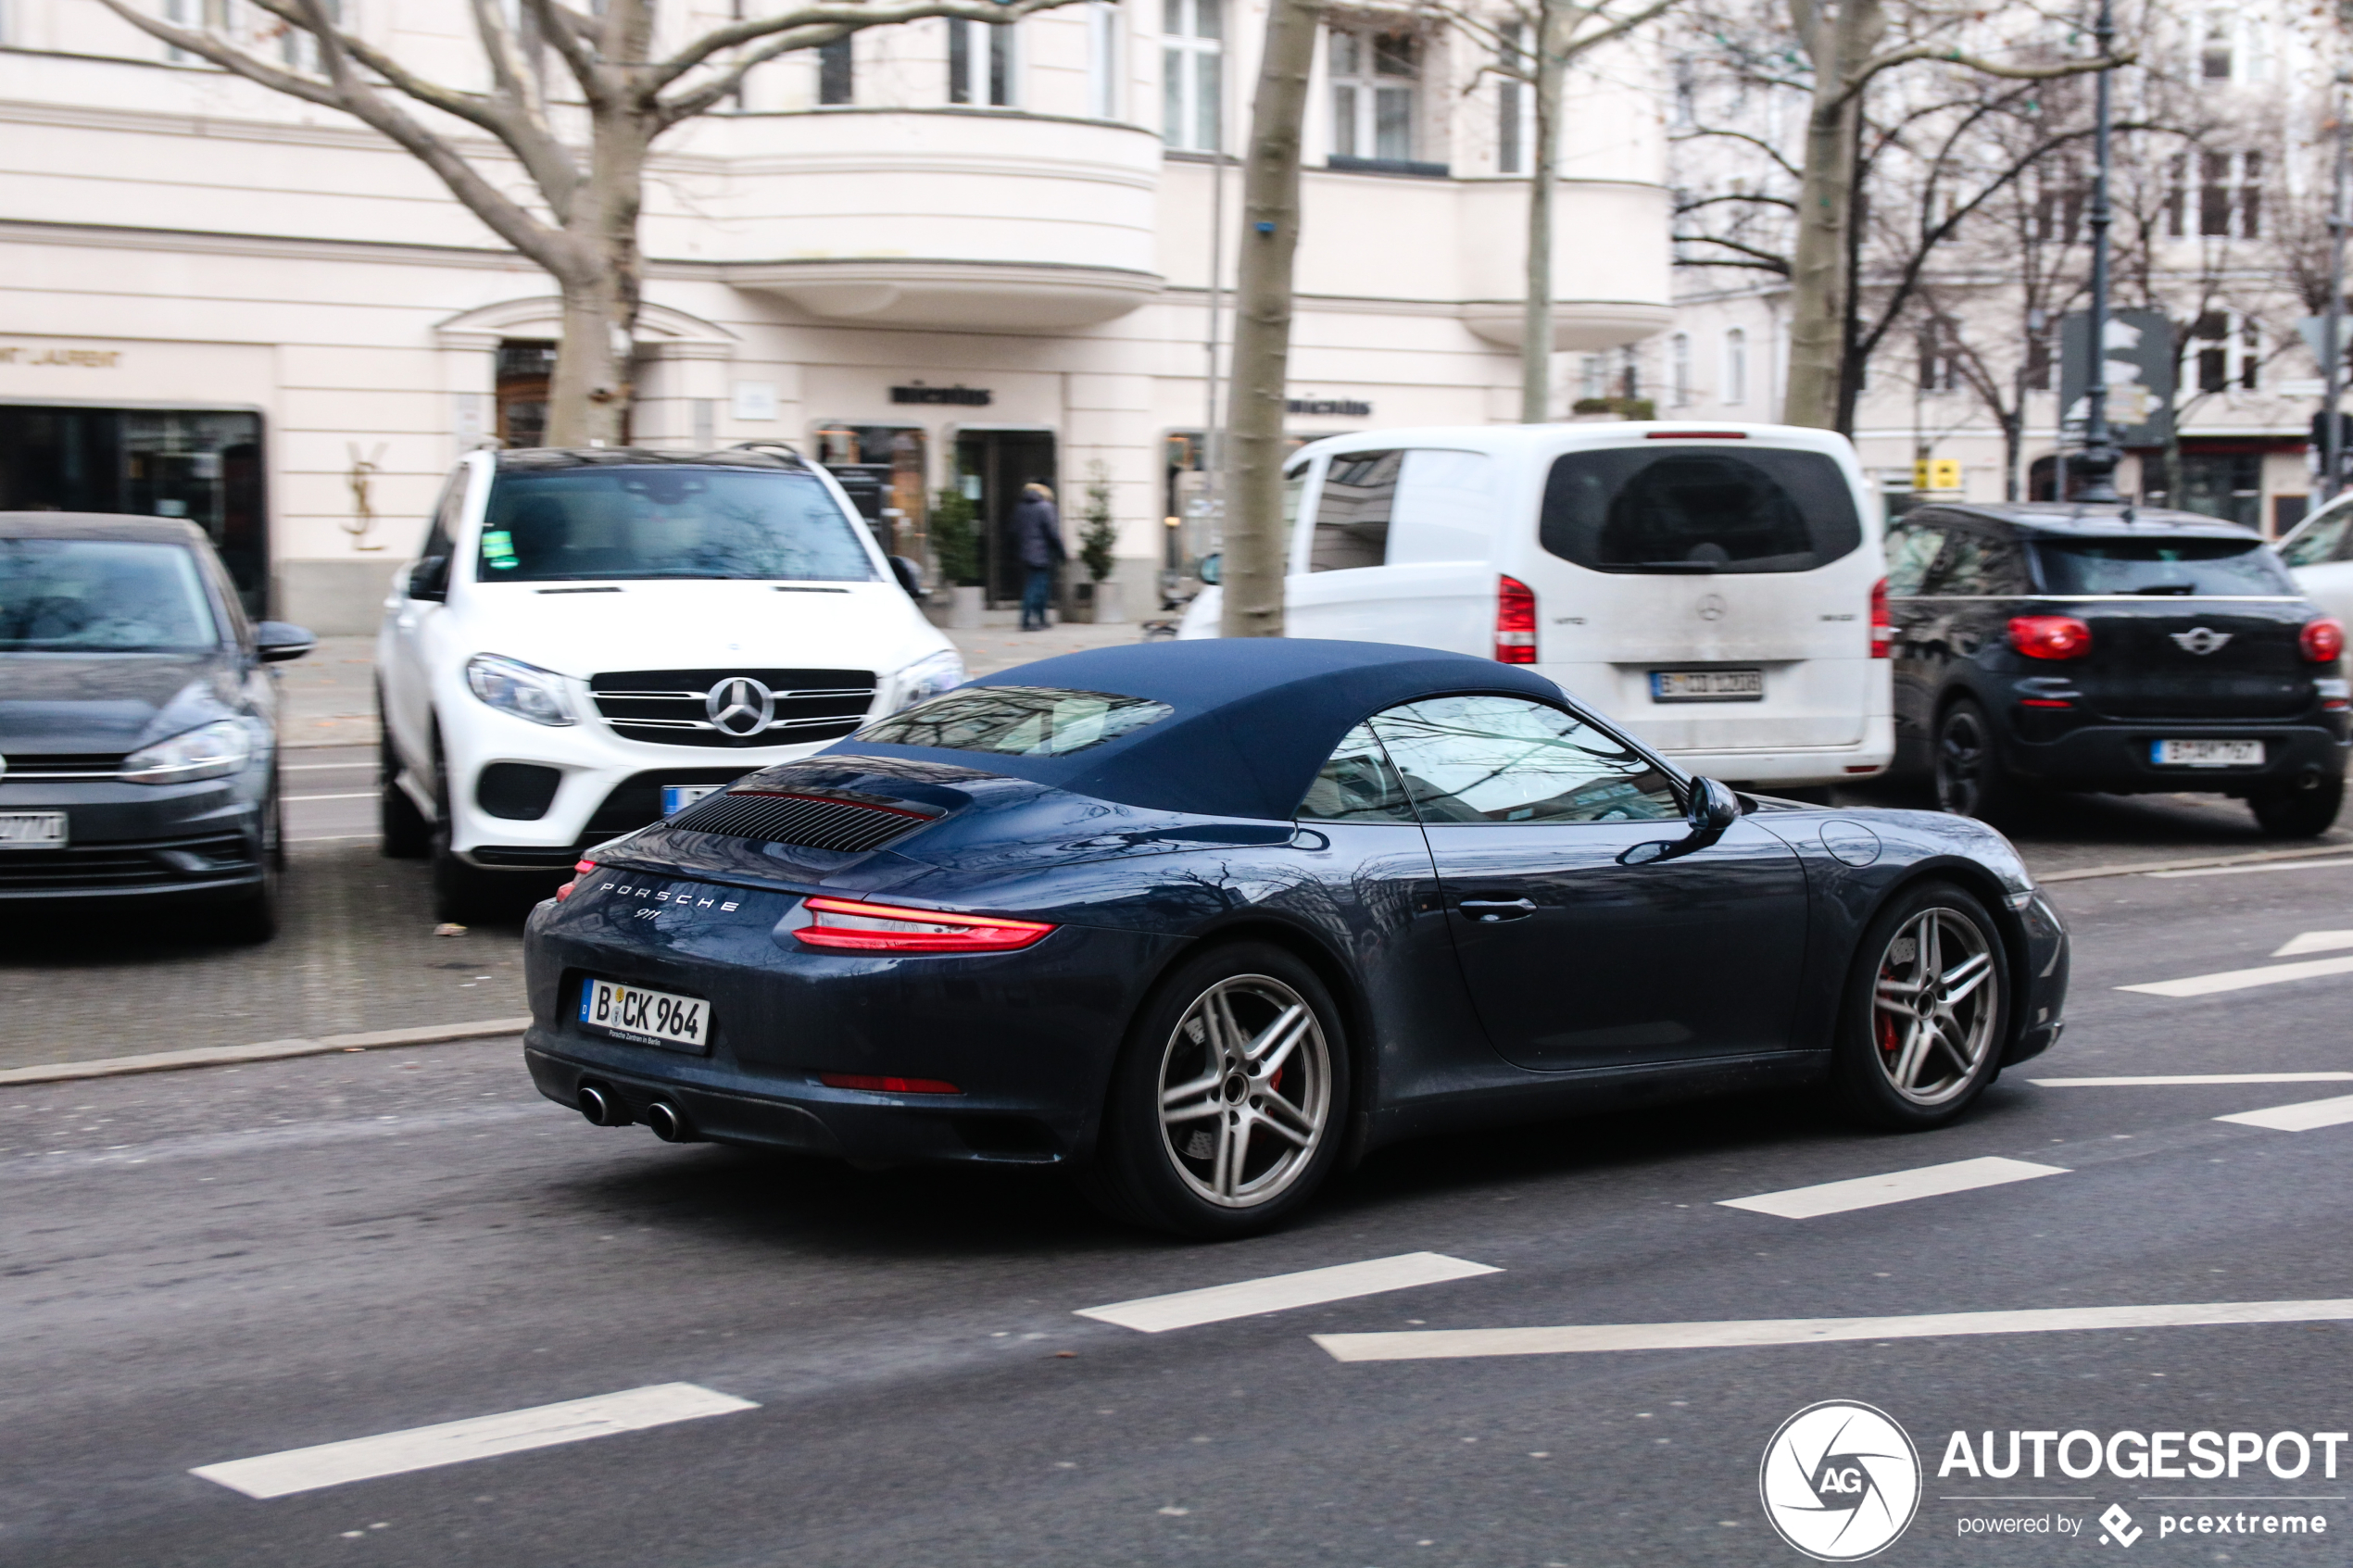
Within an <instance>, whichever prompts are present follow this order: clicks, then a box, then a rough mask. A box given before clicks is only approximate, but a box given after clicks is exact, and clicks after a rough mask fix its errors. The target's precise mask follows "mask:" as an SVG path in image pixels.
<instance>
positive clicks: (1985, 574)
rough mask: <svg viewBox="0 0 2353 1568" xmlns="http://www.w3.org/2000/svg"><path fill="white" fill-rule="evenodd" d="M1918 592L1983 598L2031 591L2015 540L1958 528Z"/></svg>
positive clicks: (2022, 559)
mask: <svg viewBox="0 0 2353 1568" xmlns="http://www.w3.org/2000/svg"><path fill="white" fill-rule="evenodd" d="M1889 591H1890V592H1891V593H1892V592H1893V591H1894V590H1893V589H1892V588H1891V589H1890V590H1889ZM1920 592H1921V593H1923V594H1926V595H1931V596H1947V597H1954V598H1984V597H1988V596H1997V595H2004V594H2024V593H2029V592H2032V590H2031V589H2030V588H2029V587H2028V586H2027V582H2026V562H2025V559H2024V558H2023V557H2022V556H2021V555H2020V551H2019V547H2018V543H2017V541H2016V540H2013V539H2006V538H1996V537H1995V536H1994V535H1992V534H1989V533H1977V532H1975V531H1973V530H1971V531H1963V530H1958V529H1957V530H1955V531H1954V533H1953V536H1952V539H1951V541H1950V542H1949V543H1948V544H1947V545H1946V546H1945V549H1944V554H1943V555H1942V556H1940V557H1939V558H1937V561H1936V564H1935V565H1934V566H1933V567H1931V568H1930V569H1929V572H1928V579H1927V582H1926V583H1925V584H1924V585H1923V586H1922V587H1921V589H1920Z"/></svg>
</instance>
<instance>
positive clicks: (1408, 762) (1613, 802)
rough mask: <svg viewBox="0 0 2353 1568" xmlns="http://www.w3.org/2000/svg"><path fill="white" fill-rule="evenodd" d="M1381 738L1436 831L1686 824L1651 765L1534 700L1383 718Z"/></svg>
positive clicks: (1437, 702) (1396, 712)
mask: <svg viewBox="0 0 2353 1568" xmlns="http://www.w3.org/2000/svg"><path fill="white" fill-rule="evenodd" d="M1372 728H1373V733H1374V734H1377V735H1378V736H1379V737H1380V739H1381V742H1382V744H1383V746H1386V747H1387V749H1388V752H1389V758H1390V762H1391V763H1392V764H1393V765H1394V766H1395V768H1396V769H1397V771H1398V774H1399V776H1400V777H1401V778H1402V780H1403V784H1404V788H1405V792H1406V795H1407V797H1408V798H1410V799H1411V800H1412V801H1413V803H1414V806H1415V808H1416V810H1417V811H1418V812H1419V813H1420V815H1421V818H1422V820H1423V821H1424V822H1433V823H1436V822H1469V823H1477V824H1482V825H1488V826H1517V825H1521V824H1526V825H1529V826H1542V825H1552V824H1557V823H1563V822H1658V821H1662V820H1665V819H1667V818H1677V817H1680V816H1681V815H1682V814H1683V807H1682V802H1681V801H1680V799H1679V798H1678V797H1677V796H1676V793H1675V786H1674V784H1673V783H1672V782H1671V781H1670V780H1669V779H1668V778H1667V775H1666V773H1665V772H1663V771H1661V770H1660V769H1659V768H1658V766H1657V765H1656V764H1655V763H1654V762H1652V761H1651V759H1648V758H1647V757H1644V756H1643V755H1642V753H1641V752H1639V751H1636V750H1634V749H1633V748H1632V747H1630V746H1628V745H1626V744H1625V743H1624V742H1622V741H1620V740H1618V739H1617V737H1615V736H1613V735H1610V734H1605V733H1604V732H1603V731H1601V730H1599V729H1597V728H1595V727H1594V726H1592V725H1591V724H1588V723H1586V722H1584V721H1582V720H1579V719H1578V718H1577V717H1576V716H1574V715H1573V714H1569V713H1565V712H1563V711H1561V710H1560V709H1557V708H1549V707H1546V706H1545V705H1544V704H1542V703H1540V702H1531V701H1529V699H1527V698H1526V697H1516V696H1446V697H1432V698H1430V699H1428V701H1424V702H1413V703H1407V704H1405V705H1404V706H1403V707H1400V708H1392V709H1389V710H1388V711H1387V712H1385V713H1380V714H1377V715H1375V716H1374V718H1373V721H1372Z"/></svg>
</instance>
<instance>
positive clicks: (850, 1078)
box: [817, 1073, 964, 1095]
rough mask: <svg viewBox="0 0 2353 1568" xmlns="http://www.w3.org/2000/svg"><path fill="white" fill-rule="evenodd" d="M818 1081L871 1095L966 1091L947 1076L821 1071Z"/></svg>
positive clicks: (941, 1093) (946, 1093)
mask: <svg viewBox="0 0 2353 1568" xmlns="http://www.w3.org/2000/svg"><path fill="white" fill-rule="evenodd" d="M817 1082H819V1083H821V1084H823V1085H825V1087H827V1088H829V1089H859V1090H862V1091H863V1092H865V1093H867V1094H870V1095H960V1094H963V1092H964V1091H963V1090H962V1089H960V1088H958V1087H957V1086H956V1085H953V1084H951V1083H950V1082H948V1081H947V1080H946V1079H945V1078H887V1077H875V1076H873V1075H871V1074H869V1073H818V1074H817Z"/></svg>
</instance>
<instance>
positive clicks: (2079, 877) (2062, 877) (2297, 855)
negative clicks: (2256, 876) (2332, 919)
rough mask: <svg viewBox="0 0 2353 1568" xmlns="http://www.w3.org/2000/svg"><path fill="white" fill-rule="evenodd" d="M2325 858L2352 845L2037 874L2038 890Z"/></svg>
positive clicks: (2352, 848)
mask: <svg viewBox="0 0 2353 1568" xmlns="http://www.w3.org/2000/svg"><path fill="white" fill-rule="evenodd" d="M2322 855H2353V844H2328V845H2322V846H2319V847H2314V848H2310V849H2259V850H2256V851H2254V852H2252V853H2249V854H2246V855H2209V856H2206V857H2204V858H2202V859H2193V860H2145V861H2141V862H2139V863H2137V864H2133V865H2123V866H2085V867H2083V868H2082V870H2080V871H2071V872H2051V873H2050V874H2049V875H2048V876H2044V875H2041V874H2039V873H2038V874H2036V875H2035V876H2034V884H2035V885H2036V886H2037V887H2040V886H2042V885H2043V884H2045V883H2050V882H2088V881H2090V880H2091V879H2092V878H2094V877H2101V876H2137V875H2139V874H2141V873H2142V872H2195V871H2204V870H2205V869H2206V868H2208V866H2258V865H2261V864H2262V863H2263V862H2264V861H2266V860H2309V859H2315V858H2316V857H2319V856H2322Z"/></svg>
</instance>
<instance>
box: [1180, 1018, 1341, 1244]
mask: <svg viewBox="0 0 2353 1568" xmlns="http://www.w3.org/2000/svg"><path fill="white" fill-rule="evenodd" d="M1331 1101H1332V1073H1331V1048H1330V1047H1329V1046H1328V1045H1327V1043H1326V1042H1325V1039H1324V1028H1323V1025H1322V1024H1321V1023H1319V1022H1317V1021H1316V1018H1315V1009H1314V1008H1312V1007H1310V1006H1308V1005H1307V1001H1306V998H1305V997H1302V996H1301V995H1300V994H1299V993H1298V992H1296V991H1294V990H1292V989H1291V988H1290V986H1288V985H1284V984H1283V983H1282V982H1281V981H1279V980H1277V979H1275V978H1274V977H1273V976H1271V975H1265V974H1238V975H1234V976H1232V977H1230V978H1228V979H1225V980H1221V981H1219V982H1217V984H1216V985H1212V986H1211V987H1210V988H1209V989H1208V990H1206V991H1203V992H1202V994H1201V995H1200V996H1199V997H1195V998H1194V999H1193V1005H1192V1006H1190V1007H1189V1008H1187V1009H1186V1010H1185V1015H1184V1017H1182V1018H1180V1019H1178V1020H1177V1021H1176V1028H1175V1029H1173V1030H1171V1031H1170V1032H1169V1035H1168V1044H1167V1046H1166V1047H1165V1048H1164V1050H1163V1051H1162V1052H1161V1059H1160V1136H1161V1147H1162V1148H1164V1150H1166V1152H1167V1155H1168V1161H1169V1163H1170V1164H1171V1165H1172V1166H1174V1167H1175V1168H1176V1173H1177V1175H1179V1176H1180V1177H1182V1178H1183V1179H1184V1182H1185V1185H1187V1186H1188V1187H1190V1188H1191V1189H1192V1191H1193V1193H1194V1194H1195V1195H1196V1196H1197V1197H1199V1198H1202V1199H1203V1200H1205V1201H1207V1202H1210V1203H1214V1204H1216V1205H1217V1206H1218V1207H1219V1208H1221V1209H1251V1208H1255V1207H1257V1206H1258V1205H1259V1204H1262V1203H1265V1202H1266V1201H1268V1200H1269V1199H1271V1198H1275V1197H1276V1196H1277V1195H1278V1194H1280V1193H1282V1192H1284V1191H1286V1190H1287V1189H1288V1188H1289V1187H1290V1185H1291V1184H1292V1183H1293V1182H1296V1181H1297V1180H1298V1179H1299V1178H1300V1175H1301V1173H1303V1172H1304V1171H1305V1170H1306V1169H1307V1167H1308V1164H1309V1162H1310V1161H1312V1160H1314V1159H1315V1151H1316V1150H1317V1149H1318V1148H1321V1147H1322V1146H1323V1141H1324V1136H1325V1133H1326V1131H1327V1123H1328V1122H1329V1121H1330V1119H1331Z"/></svg>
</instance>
